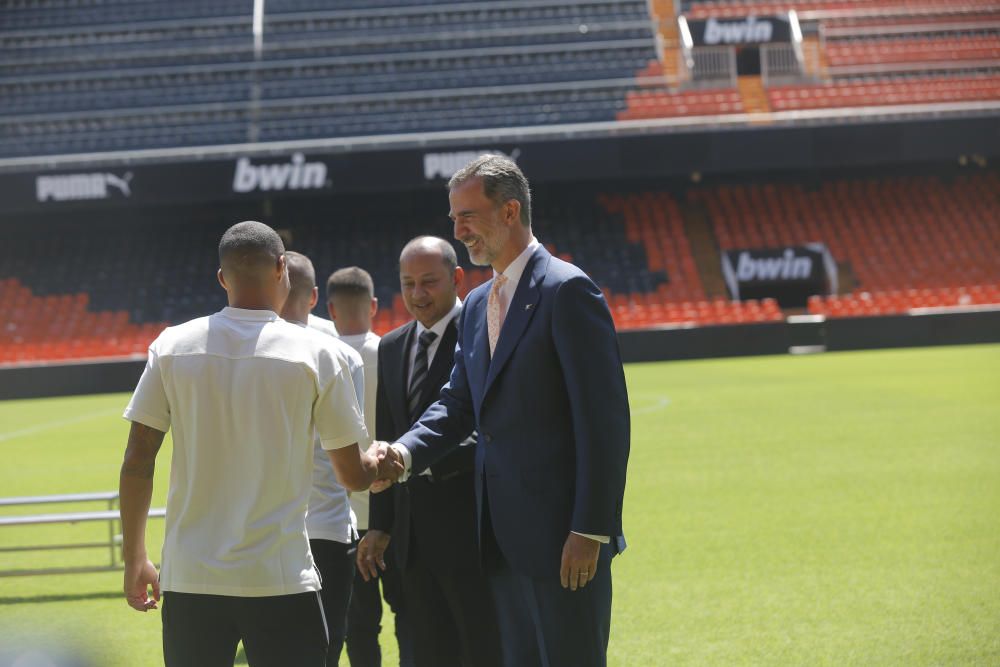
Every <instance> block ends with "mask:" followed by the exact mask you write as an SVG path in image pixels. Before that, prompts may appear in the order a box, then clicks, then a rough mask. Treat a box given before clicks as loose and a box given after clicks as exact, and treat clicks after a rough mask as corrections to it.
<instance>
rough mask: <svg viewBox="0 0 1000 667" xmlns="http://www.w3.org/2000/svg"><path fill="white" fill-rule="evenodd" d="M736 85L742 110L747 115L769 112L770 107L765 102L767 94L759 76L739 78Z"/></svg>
mask: <svg viewBox="0 0 1000 667" xmlns="http://www.w3.org/2000/svg"><path fill="white" fill-rule="evenodd" d="M736 85H737V88H738V89H739V91H740V97H741V98H743V108H744V109H745V110H746V112H747V113H770V112H771V105H770V104H768V101H767V92H766V91H765V90H764V83H763V82H762V81H761V78H760V77H759V76H756V75H750V76H741V77H739V79H738V80H737V83H736ZM763 122H766V121H763Z"/></svg>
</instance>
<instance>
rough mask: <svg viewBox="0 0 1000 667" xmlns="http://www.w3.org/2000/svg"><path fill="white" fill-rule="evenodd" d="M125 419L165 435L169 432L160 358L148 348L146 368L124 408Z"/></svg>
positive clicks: (168, 405)
mask: <svg viewBox="0 0 1000 667" xmlns="http://www.w3.org/2000/svg"><path fill="white" fill-rule="evenodd" d="M122 416H123V417H125V419H127V420H129V421H132V422H139V423H140V424H144V425H146V426H149V427H150V428H155V429H156V430H157V431H163V432H164V433H166V432H167V431H168V430H170V403H169V402H168V401H167V392H166V389H164V387H163V376H162V373H161V371H160V358H159V356H158V355H157V354H156V352H155V350H154V349H153V348H152V347H151V348H149V356H148V357H147V358H146V368H145V370H143V371H142V377H140V378H139V384H138V385H136V387H135V392H134V393H133V394H132V400H130V401H129V402H128V407H126V408H125V414H124V415H122Z"/></svg>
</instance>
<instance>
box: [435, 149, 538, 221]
mask: <svg viewBox="0 0 1000 667" xmlns="http://www.w3.org/2000/svg"><path fill="white" fill-rule="evenodd" d="M473 178H478V179H479V180H480V181H482V183H483V194H485V195H486V198H487V199H489V200H490V201H492V202H493V203H494V205H496V206H497V207H500V206H503V205H504V204H506V203H507V202H509V201H510V200H511V199H514V200H516V201H518V202H519V203H520V204H521V224H522V225H524V226H525V227H531V187H530V186H529V185H528V179H527V178H525V176H524V173H523V172H522V171H521V168H520V167H518V166H517V164H516V163H515V162H514V161H513V160H511V159H510V158H509V157H507V156H506V155H490V154H487V155H480V156H479V157H477V158H476V159H475V160H473V161H472V162H470V163H469V164H467V165H465V166H464V167H462V168H461V169H459V170H458V171H456V172H455V174H454V175H453V176H452V177H451V179H450V180H449V181H448V189H449V190H451V189H453V188H455V186H458V185H461V184H463V183H465V182H466V181H470V180H472V179H473Z"/></svg>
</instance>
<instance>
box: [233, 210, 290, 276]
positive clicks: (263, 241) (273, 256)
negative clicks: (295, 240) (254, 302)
mask: <svg viewBox="0 0 1000 667" xmlns="http://www.w3.org/2000/svg"><path fill="white" fill-rule="evenodd" d="M284 254H285V244H284V243H282V242H281V237H280V236H278V233H277V232H276V231H274V230H273V229H271V228H270V227H268V226H267V225H265V224H264V223H262V222H254V221H253V220H247V221H245V222H238V223H236V224H235V225H233V226H232V227H230V228H229V229H227V230H226V232H225V233H224V234H223V235H222V239H221V240H220V241H219V263H220V264H228V265H230V266H231V267H232V268H235V269H240V270H245V269H251V268H256V267H258V266H260V265H262V264H264V263H265V262H276V261H277V260H278V258H279V257H281V256H282V255H284Z"/></svg>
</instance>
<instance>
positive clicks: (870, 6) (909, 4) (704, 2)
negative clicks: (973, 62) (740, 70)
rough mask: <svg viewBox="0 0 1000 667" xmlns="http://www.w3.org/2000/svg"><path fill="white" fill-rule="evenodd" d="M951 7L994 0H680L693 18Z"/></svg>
mask: <svg viewBox="0 0 1000 667" xmlns="http://www.w3.org/2000/svg"><path fill="white" fill-rule="evenodd" d="M949 8H952V9H962V10H978V9H995V8H996V2H995V1H993V0H958V1H947V2H946V1H945V0H785V1H779V2H771V1H768V0H700V1H699V0H694V1H692V0H682V2H681V11H682V13H684V14H686V15H688V16H690V17H692V18H699V19H700V18H708V17H710V16H714V17H716V18H721V17H737V16H748V15H750V14H754V15H757V16H765V15H768V14H779V13H782V12H787V11H789V10H792V9H794V10H796V11H799V12H806V11H827V12H834V11H846V12H850V11H858V10H868V11H870V10H906V11H915V10H916V11H919V10H932V11H941V10H947V9H949Z"/></svg>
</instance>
